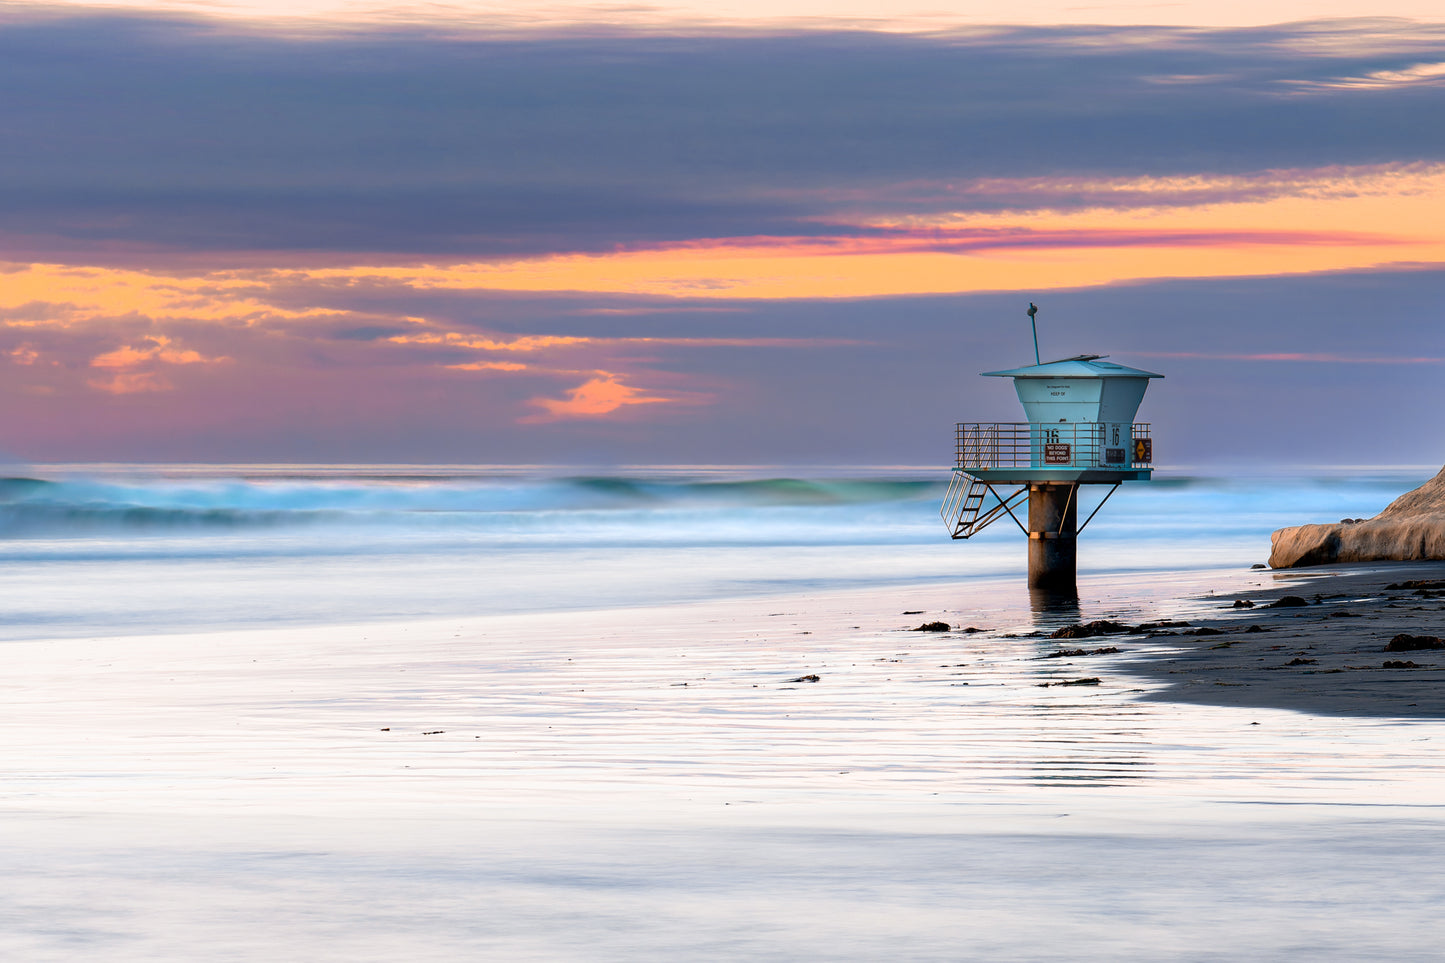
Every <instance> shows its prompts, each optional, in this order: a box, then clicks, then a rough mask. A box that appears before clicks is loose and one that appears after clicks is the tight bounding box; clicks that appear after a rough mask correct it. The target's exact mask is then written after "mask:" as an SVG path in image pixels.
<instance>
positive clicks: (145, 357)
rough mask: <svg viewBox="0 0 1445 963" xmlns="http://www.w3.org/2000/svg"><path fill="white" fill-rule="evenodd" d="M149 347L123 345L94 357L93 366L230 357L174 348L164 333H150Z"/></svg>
mask: <svg viewBox="0 0 1445 963" xmlns="http://www.w3.org/2000/svg"><path fill="white" fill-rule="evenodd" d="M146 340H147V341H149V342H151V344H150V346H149V347H145V348H132V347H131V346H129V345H123V346H121V347H119V348H116V349H115V350H114V351H107V352H106V353H105V354H102V355H99V356H97V357H95V358H92V359H91V361H90V366H91V367H92V368H134V367H136V366H138V365H142V364H145V363H146V362H149V361H163V362H165V363H166V364H216V363H218V362H221V361H229V360H230V359H229V358H207V357H204V356H203V355H201V354H200V353H199V352H197V351H192V350H190V349H189V348H172V347H171V346H170V345H171V339H170V338H167V337H165V336H164V335H150V336H148V337H147V338H146Z"/></svg>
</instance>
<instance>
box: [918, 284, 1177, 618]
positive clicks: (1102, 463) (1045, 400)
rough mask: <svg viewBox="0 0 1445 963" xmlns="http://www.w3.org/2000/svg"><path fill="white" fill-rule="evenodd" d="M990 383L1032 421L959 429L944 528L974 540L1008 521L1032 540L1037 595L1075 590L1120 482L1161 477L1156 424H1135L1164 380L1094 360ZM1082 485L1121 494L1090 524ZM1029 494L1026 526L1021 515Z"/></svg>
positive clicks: (1042, 367) (1038, 368)
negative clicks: (1008, 386) (1089, 531)
mask: <svg viewBox="0 0 1445 963" xmlns="http://www.w3.org/2000/svg"><path fill="white" fill-rule="evenodd" d="M1030 307H1032V306H1030ZM1032 316H1033V311H1032V310H1031V311H1030V318H1032ZM1035 359H1036V360H1037V348H1035ZM985 375H986V376H987V377H992V378H1012V379H1014V388H1015V389H1016V390H1017V391H1018V395H1019V401H1021V402H1022V403H1023V406H1024V415H1025V417H1027V418H1028V421H1027V422H1016V423H1009V424H995V425H983V424H960V425H958V426H957V429H956V438H955V454H956V460H955V462H954V468H953V483H952V484H951V485H950V486H949V489H948V496H947V497H946V498H945V499H944V502H943V509H942V512H941V513H942V515H943V520H944V521H945V522H947V523H948V527H949V532H950V533H951V534H952V536H953V537H954V538H968V537H969V536H971V535H975V534H977V533H978V532H980V531H981V530H983V528H984V527H985V526H987V525H988V524H989V523H990V522H993V521H994V520H995V519H997V518H999V517H1000V516H1002V515H1003V514H1004V513H1007V514H1008V515H1009V517H1011V518H1012V519H1013V520H1014V522H1015V523H1016V524H1017V525H1018V526H1019V528H1020V529H1022V530H1023V531H1024V533H1025V534H1026V535H1028V537H1029V587H1030V588H1045V589H1064V590H1069V591H1072V590H1073V589H1074V584H1075V583H1074V577H1075V572H1076V567H1077V543H1076V541H1075V540H1076V538H1077V537H1078V534H1079V532H1081V531H1082V530H1083V528H1084V525H1088V524H1089V522H1090V521H1092V520H1093V518H1094V515H1096V514H1098V511H1099V509H1100V508H1103V507H1104V502H1106V501H1108V500H1109V496H1110V495H1112V494H1114V492H1115V491H1117V490H1118V488H1119V485H1120V484H1121V483H1123V482H1126V481H1148V480H1149V476H1150V475H1151V474H1152V472H1153V464H1152V463H1153V461H1154V445H1153V440H1152V438H1151V436H1150V433H1149V425H1147V424H1138V425H1136V424H1134V415H1135V413H1136V412H1137V411H1138V410H1139V403H1140V402H1141V401H1143V400H1144V391H1145V389H1146V388H1148V387H1149V379H1150V378H1162V377H1164V376H1163V375H1159V374H1154V373H1152V372H1149V371H1140V370H1139V369H1138V368H1126V367H1125V366H1124V365H1120V364H1114V363H1113V362H1111V361H1105V360H1104V356H1103V355H1095V354H1083V355H1079V356H1078V357H1075V358H1065V359H1064V360H1063V361H1051V362H1049V363H1047V364H1034V365H1029V366H1026V367H1023V368H1013V369H1011V370H1009V371H988V372H985ZM1081 485H1112V486H1113V487H1112V488H1110V489H1109V491H1108V492H1107V493H1106V494H1105V495H1104V498H1103V500H1102V501H1100V502H1099V505H1098V507H1096V508H1095V509H1094V511H1093V512H1091V513H1090V514H1089V517H1088V518H1086V519H1084V525H1079V524H1078V512H1079V504H1078V493H1079V486H1081ZM999 489H1003V490H1004V493H1002V494H1001V493H1000V491H999ZM1010 489H1012V490H1010ZM1025 494H1027V495H1028V502H1029V509H1028V526H1027V527H1025V526H1024V523H1023V522H1021V521H1019V517H1018V516H1017V515H1015V514H1014V507H1015V506H1017V505H1018V504H1019V503H1020V502H1021V501H1022V500H1023V497H1024V495H1025ZM990 496H992V497H991V499H990ZM990 500H991V504H990V505H989V507H988V508H987V509H985V507H984V506H985V502H989V501H990Z"/></svg>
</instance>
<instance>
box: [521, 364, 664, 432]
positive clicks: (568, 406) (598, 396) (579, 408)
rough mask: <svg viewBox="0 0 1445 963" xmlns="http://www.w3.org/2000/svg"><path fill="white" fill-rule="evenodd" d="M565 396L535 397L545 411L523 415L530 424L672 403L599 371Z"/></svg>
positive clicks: (533, 403)
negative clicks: (631, 407) (633, 406)
mask: <svg viewBox="0 0 1445 963" xmlns="http://www.w3.org/2000/svg"><path fill="white" fill-rule="evenodd" d="M566 394H567V396H566V397H565V398H560V399H559V398H532V399H530V400H529V401H528V402H527V403H528V404H530V405H535V406H536V407H538V408H541V409H542V410H543V412H544V413H543V414H540V415H529V416H527V417H525V418H522V419H521V421H523V422H526V423H533V424H535V423H538V422H547V421H563V420H567V419H574V418H602V417H605V416H607V415H610V414H613V413H615V412H617V411H619V410H621V409H623V408H626V407H629V406H632V405H656V404H667V403H669V402H672V401H673V400H674V399H672V398H664V397H660V396H657V395H653V394H649V393H648V392H646V391H644V390H643V389H641V388H635V387H633V386H631V385H625V384H623V383H622V382H620V381H618V380H617V376H616V375H612V374H599V375H598V376H597V377H595V378H591V379H589V380H587V381H584V382H583V383H582V384H580V385H578V386H577V387H575V388H571V389H569V390H568V391H567V393H566Z"/></svg>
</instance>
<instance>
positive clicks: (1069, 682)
mask: <svg viewBox="0 0 1445 963" xmlns="http://www.w3.org/2000/svg"><path fill="white" fill-rule="evenodd" d="M1098 684H1099V680H1098V679H1096V678H1092V677H1091V678H1088V679H1065V680H1063V681H1062V682H1040V683H1039V688H1040V689H1047V688H1048V687H1049V686H1051V685H1098Z"/></svg>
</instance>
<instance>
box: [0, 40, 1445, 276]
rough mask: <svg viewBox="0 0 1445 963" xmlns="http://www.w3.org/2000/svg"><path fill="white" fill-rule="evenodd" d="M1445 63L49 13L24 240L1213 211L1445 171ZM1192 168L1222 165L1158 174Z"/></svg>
mask: <svg viewBox="0 0 1445 963" xmlns="http://www.w3.org/2000/svg"><path fill="white" fill-rule="evenodd" d="M1366 27H1368V29H1366ZM1442 62H1445V34H1442V32H1441V30H1440V29H1439V28H1436V27H1431V26H1428V25H1420V24H1409V23H1404V22H1399V23H1393V24H1392V23H1389V22H1377V23H1372V24H1368V25H1364V24H1361V23H1358V22H1351V23H1340V24H1333V25H1332V24H1295V25H1285V26H1277V27H1267V28H1252V29H1236V30H1188V29H1169V28H1158V27H1147V28H1145V27H1140V28H1122V27H1113V28H1100V27H1055V28H1040V27H1034V28H1018V27H1016V28H1007V27H1003V28H993V29H989V30H972V31H959V32H953V33H948V32H940V33H931V34H911V35H902V34H894V33H884V32H868V31H862V30H851V31H843V30H834V31H818V30H798V31H791V32H789V31H777V30H774V31H769V32H747V31H734V32H730V33H726V34H721V35H718V34H714V35H704V34H699V33H693V34H687V35H676V34H674V35H668V34H666V33H665V32H657V31H652V32H636V33H630V34H629V33H627V32H625V31H618V30H613V31H611V32H609V33H607V34H605V35H591V36H589V35H587V34H585V33H582V32H579V31H571V32H542V31H538V32H531V33H516V32H508V33H500V34H495V35H487V34H486V33H483V32H478V31H476V30H450V31H449V30H448V29H446V28H445V27H441V26H438V25H431V26H428V27H426V28H415V29H413V28H407V27H397V26H395V25H391V26H390V27H388V28H387V29H374V30H369V29H364V28H358V29H351V30H347V31H339V32H335V33H331V34H326V33H310V34H305V35H297V34H296V33H294V32H287V31H280V30H278V31H273V32H267V31H265V30H263V29H258V28H256V27H254V26H249V25H248V26H246V27H244V28H243V27H241V26H237V25H235V24H229V25H228V24H225V23H220V22H216V21H208V20H201V19H186V18H183V17H180V16H178V15H170V16H165V17H160V16H150V17H148V16H145V15H143V14H116V13H112V14H107V15H104V16H102V15H98V14H82V15H74V16H59V15H57V16H53V17H50V18H49V19H46V18H44V17H28V18H20V19H17V20H12V21H10V22H6V23H0V89H4V90H7V91H10V92H12V96H7V97H6V98H4V99H3V101H0V129H4V130H5V131H6V150H5V151H4V152H3V154H0V255H3V254H4V253H5V252H6V251H8V252H9V253H10V255H11V256H13V257H17V258H22V257H23V258H25V259H35V258H36V257H37V256H38V255H37V253H36V252H49V253H51V254H54V255H55V256H56V259H58V260H67V259H72V258H73V257H79V255H81V254H84V255H85V256H86V257H87V258H88V259H89V260H90V262H91V263H106V264H122V263H124V264H132V265H155V264H165V263H170V262H168V260H167V259H174V258H189V259H197V258H205V257H210V258H211V259H212V263H213V264H214V263H224V264H228V265H234V264H237V263H240V261H241V260H242V259H244V258H245V257H246V256H247V255H248V254H249V253H253V252H257V251H264V252H273V253H274V254H276V255H278V256H279V255H280V254H282V253H283V252H284V253H285V254H286V255H287V256H296V255H298V254H304V255H309V256H311V257H313V258H334V257H335V256H336V255H337V254H338V252H344V253H348V254H350V255H352V256H353V260H355V259H358V258H359V259H362V260H366V259H371V260H377V261H387V260H392V261H400V260H407V259H410V260H411V261H413V262H415V261H416V260H417V259H419V258H421V259H426V260H430V261H433V262H438V263H446V262H457V261H466V260H472V259H476V260H495V259H505V258H517V257H524V258H525V257H534V256H541V255H545V254H548V253H552V252H559V251H584V252H597V253H605V252H608V251H612V250H615V249H616V248H617V247H618V246H619V245H624V246H629V245H630V246H652V245H661V244H668V243H675V242H682V241H687V240H690V239H694V238H697V237H711V238H723V237H809V236H828V235H829V234H831V233H832V231H833V228H832V227H830V226H829V225H830V223H836V222H838V221H840V220H844V221H846V220H848V219H849V218H855V217H856V216H857V215H858V214H859V212H860V211H861V212H864V213H869V214H873V215H881V214H885V213H889V211H890V210H891V212H892V213H896V214H904V213H908V214H918V215H934V214H939V213H943V212H957V211H990V210H997V209H999V208H1000V205H1004V206H1006V207H1008V208H1010V209H1018V208H1027V207H1030V206H1031V205H1032V206H1034V207H1036V206H1037V205H1038V204H1039V203H1047V204H1052V205H1063V206H1070V205H1077V204H1091V203H1096V202H1098V200H1099V198H1100V196H1102V195H1104V194H1108V193H1109V191H1108V190H1107V189H1106V190H1103V191H1100V190H1098V189H1096V188H1097V187H1098V185H1099V184H1100V183H1103V182H1105V181H1107V180H1108V179H1111V178H1113V179H1119V182H1120V183H1121V184H1123V185H1126V186H1125V187H1124V193H1125V194H1127V193H1128V191H1129V190H1130V188H1128V187H1127V184H1128V182H1129V181H1130V179H1131V178H1132V179H1135V181H1134V183H1135V184H1136V185H1142V186H1143V189H1144V190H1145V193H1151V194H1152V199H1153V201H1154V202H1155V203H1161V204H1169V203H1176V202H1182V203H1197V201H1198V198H1200V197H1202V196H1204V195H1205V194H1207V193H1208V192H1209V191H1211V190H1223V191H1226V192H1227V191H1230V190H1236V189H1244V190H1248V189H1252V188H1250V187H1249V186H1248V185H1244V186H1243V187H1241V186H1240V185H1230V184H1229V183H1225V182H1227V181H1228V178H1230V177H1232V176H1235V175H1249V174H1250V173H1251V172H1259V171H1266V170H1285V169H1305V168H1320V167H1327V166H1331V165H1335V166H1340V165H1343V166H1368V165H1381V164H1408V163H1415V162H1422V163H1440V162H1445V125H1440V124H1437V123H1434V121H1433V118H1434V107H1433V106H1432V105H1433V103H1434V102H1433V101H1432V100H1430V99H1429V95H1431V93H1432V92H1433V91H1434V90H1435V87H1434V86H1433V84H1435V82H1436V81H1437V79H1438V75H1437V73H1436V69H1437V68H1438V65H1439V64H1440V63H1442ZM56 63H66V64H68V65H70V68H69V69H67V70H63V71H61V70H56V69H54V65H55V64H56ZM1161 78H1163V79H1166V80H1169V81H1170V82H1167V83H1163V82H1160V80H1161ZM1341 78H1345V80H1344V81H1342V80H1341ZM1350 78H1355V79H1356V80H1350ZM1356 81H1358V82H1356ZM1361 84H1363V85H1364V86H1365V87H1368V88H1369V89H1363V87H1362V86H1361ZM96 90H104V91H106V96H105V97H104V98H100V97H96V96H94V92H95V91H96ZM1191 177H1204V178H1205V179H1206V180H1208V179H1210V178H1216V179H1222V181H1221V183H1216V184H1214V185H1213V186H1210V185H1206V186H1205V187H1203V188H1201V189H1199V190H1194V189H1191V188H1188V187H1187V186H1186V187H1185V188H1184V189H1183V190H1181V191H1177V192H1175V193H1174V194H1171V193H1170V191H1169V190H1167V189H1164V190H1157V191H1152V190H1151V189H1149V188H1148V185H1147V183H1146V180H1144V179H1147V178H1156V179H1159V183H1160V184H1161V185H1164V186H1165V187H1166V188H1167V186H1168V184H1169V183H1170V182H1171V181H1172V182H1175V183H1176V185H1177V184H1178V183H1179V179H1181V178H1182V179H1187V178H1191ZM1071 179H1072V180H1073V181H1074V182H1075V183H1078V184H1082V185H1085V190H1084V193H1083V195H1082V196H1080V197H1078V198H1076V199H1075V198H1071V197H1070V196H1069V195H1068V191H1067V189H1063V190H1061V189H1059V185H1062V184H1066V183H1068V182H1069V181H1070V180H1071ZM1001 181H1008V182H1010V184H1008V185H1003V184H1001V183H1000V182H1001ZM1031 182H1032V184H1031ZM950 185H952V186H950ZM1090 185H1092V186H1090ZM1262 189H1265V190H1269V189H1270V188H1268V187H1265V188H1262ZM1033 190H1038V191H1042V194H1041V195H1040V196H1039V197H1038V198H1036V199H1034V200H1030V193H1031V191H1033ZM839 198H842V199H843V200H839ZM848 198H851V200H849V199H848ZM870 198H872V200H870ZM888 204H893V205H895V206H894V207H892V208H891V209H889V208H887V205H888ZM272 263H273V264H274V263H276V261H275V260H274V259H273V262H272Z"/></svg>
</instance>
